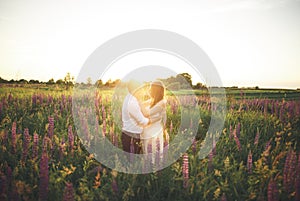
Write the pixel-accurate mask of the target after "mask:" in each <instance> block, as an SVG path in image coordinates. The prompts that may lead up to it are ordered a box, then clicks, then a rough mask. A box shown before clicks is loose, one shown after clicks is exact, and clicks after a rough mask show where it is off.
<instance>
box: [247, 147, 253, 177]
mask: <svg viewBox="0 0 300 201" xmlns="http://www.w3.org/2000/svg"><path fill="white" fill-rule="evenodd" d="M247 170H248V173H252V153H251V150H250V151H249V154H248V159H247Z"/></svg>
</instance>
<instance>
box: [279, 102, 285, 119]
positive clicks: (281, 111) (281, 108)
mask: <svg viewBox="0 0 300 201" xmlns="http://www.w3.org/2000/svg"><path fill="white" fill-rule="evenodd" d="M279 119H280V121H281V122H284V106H283V104H282V105H281V107H280V111H279Z"/></svg>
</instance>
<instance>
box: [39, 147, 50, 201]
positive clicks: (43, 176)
mask: <svg viewBox="0 0 300 201" xmlns="http://www.w3.org/2000/svg"><path fill="white" fill-rule="evenodd" d="M39 176H40V184H39V200H47V195H48V185H49V169H48V156H47V154H46V153H43V155H42V158H41V161H40V174H39Z"/></svg>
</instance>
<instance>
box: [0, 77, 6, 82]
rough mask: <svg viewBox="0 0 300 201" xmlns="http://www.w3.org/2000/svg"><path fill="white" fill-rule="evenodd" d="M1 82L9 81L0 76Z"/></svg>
mask: <svg viewBox="0 0 300 201" xmlns="http://www.w3.org/2000/svg"><path fill="white" fill-rule="evenodd" d="M0 83H8V81H7V80H5V79H3V78H2V77H0Z"/></svg>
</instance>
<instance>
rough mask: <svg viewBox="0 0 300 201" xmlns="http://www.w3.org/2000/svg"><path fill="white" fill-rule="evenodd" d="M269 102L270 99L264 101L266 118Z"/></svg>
mask: <svg viewBox="0 0 300 201" xmlns="http://www.w3.org/2000/svg"><path fill="white" fill-rule="evenodd" d="M268 103H269V101H268V100H265V101H264V116H265V118H266V117H267V114H268Z"/></svg>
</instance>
